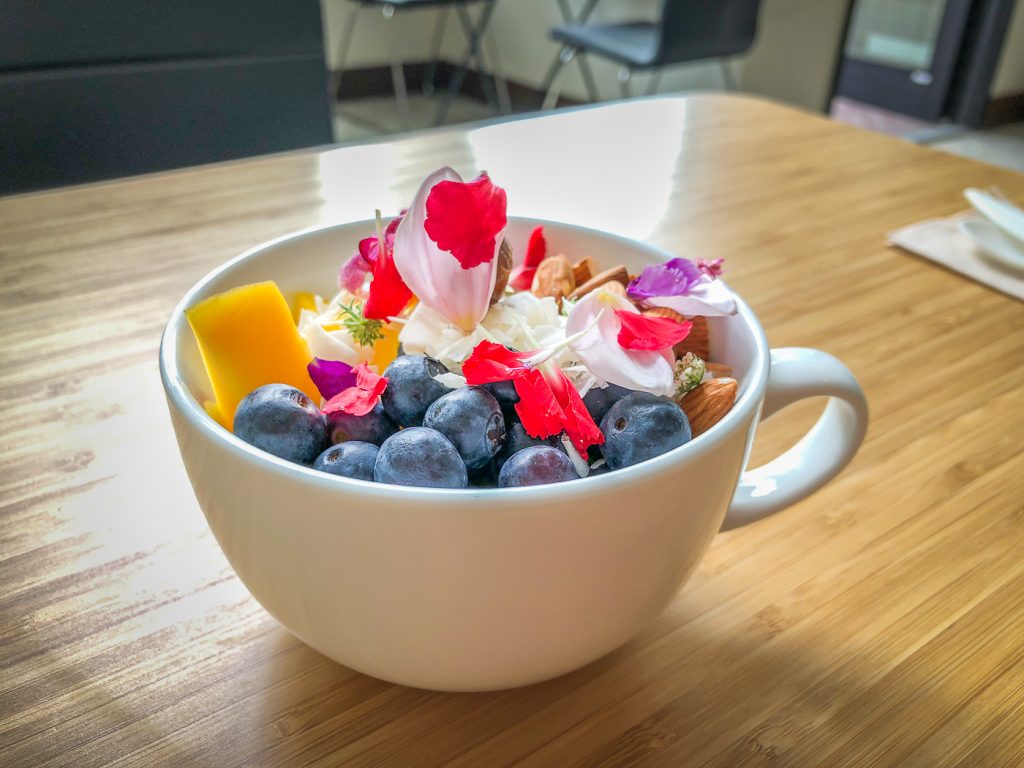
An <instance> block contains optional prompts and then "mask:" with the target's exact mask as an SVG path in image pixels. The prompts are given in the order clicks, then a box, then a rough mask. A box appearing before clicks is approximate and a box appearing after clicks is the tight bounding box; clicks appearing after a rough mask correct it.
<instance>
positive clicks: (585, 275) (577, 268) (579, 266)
mask: <svg viewBox="0 0 1024 768" xmlns="http://www.w3.org/2000/svg"><path fill="white" fill-rule="evenodd" d="M595 269H596V267H595V266H594V261H593V259H590V258H586V259H580V260H579V261H577V262H576V263H575V264H573V265H572V276H573V277H574V278H576V285H583V284H584V283H585V282H587V280H589V279H590V278H592V277H593V276H594V270H595Z"/></svg>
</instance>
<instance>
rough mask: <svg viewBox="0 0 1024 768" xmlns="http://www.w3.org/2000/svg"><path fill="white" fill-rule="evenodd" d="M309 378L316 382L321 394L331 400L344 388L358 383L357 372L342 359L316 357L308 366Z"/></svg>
mask: <svg viewBox="0 0 1024 768" xmlns="http://www.w3.org/2000/svg"><path fill="white" fill-rule="evenodd" d="M306 370H307V371H309V378H311V379H312V380H313V383H314V384H316V388H317V389H318V390H319V391H320V396H321V397H322V398H323V399H324V400H330V399H331V398H332V397H334V396H335V395H336V394H338V393H339V392H341V391H342V390H345V389H348V388H349V387H354V386H355V385H356V374H355V373H354V372H353V369H352V366H351V365H349V364H348V363H343V362H341V361H340V360H323V359H321V358H319V357H314V358H313V362H311V363H310V364H309V365H307V366H306Z"/></svg>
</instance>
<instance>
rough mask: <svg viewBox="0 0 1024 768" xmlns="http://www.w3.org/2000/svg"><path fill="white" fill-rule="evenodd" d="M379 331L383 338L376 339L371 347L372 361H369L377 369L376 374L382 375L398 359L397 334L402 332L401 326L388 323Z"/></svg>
mask: <svg viewBox="0 0 1024 768" xmlns="http://www.w3.org/2000/svg"><path fill="white" fill-rule="evenodd" d="M381 330H382V332H383V334H384V338H382V339H378V340H377V342H376V343H375V344H374V345H373V359H372V360H370V364H371V365H375V366H376V367H377V373H384V369H385V368H387V367H388V366H389V365H391V361H392V360H394V359H395V358H396V357H398V334H399V333H401V332H402V326H401V325H399V324H398V323H388V324H387V325H385V326H384V328H383V329H381Z"/></svg>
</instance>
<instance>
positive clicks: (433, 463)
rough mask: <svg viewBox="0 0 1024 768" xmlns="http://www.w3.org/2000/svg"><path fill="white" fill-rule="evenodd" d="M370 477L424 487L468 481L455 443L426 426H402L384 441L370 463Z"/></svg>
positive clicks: (452, 485)
mask: <svg viewBox="0 0 1024 768" xmlns="http://www.w3.org/2000/svg"><path fill="white" fill-rule="evenodd" d="M373 479H374V480H376V481H377V482H378V483H393V484H395V485H419V486H423V487H426V488H465V487H466V485H467V484H468V483H469V478H468V476H467V475H466V465H465V464H464V463H463V462H462V457H460V456H459V452H458V451H456V450H455V446H454V445H452V444H451V443H450V442H449V441H448V438H447V437H445V436H444V435H442V434H441V433H440V432H438V431H437V430H434V429H427V428H426V427H411V428H409V429H403V430H402V431H401V432H396V433H395V434H393V435H392V436H391V437H389V438H388V439H387V440H385V441H384V445H382V446H381V447H380V452H379V453H378V454H377V461H376V463H375V464H374V465H373Z"/></svg>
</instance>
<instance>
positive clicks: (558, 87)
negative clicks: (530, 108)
mask: <svg viewBox="0 0 1024 768" xmlns="http://www.w3.org/2000/svg"><path fill="white" fill-rule="evenodd" d="M577 50H578V49H576V48H572V47H569V46H566V47H565V48H563V49H562V51H561V53H559V54H558V58H557V59H556V60H555V61H553V62H552V63H551V71H550V72H548V87H547V88H546V89H545V91H544V102H543V103H542V104H541V106H540V108H541V110H542V111H547V110H549V109H554V107H555V105H556V104H558V97H559V96H560V95H561V93H562V86H563V85H564V84H565V77H566V75H567V74H568V69H566V67H567V66H568V65H569V63H570V62H571V61H572V60H573V58H575V56H576V51H577Z"/></svg>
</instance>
